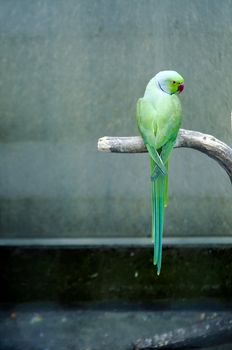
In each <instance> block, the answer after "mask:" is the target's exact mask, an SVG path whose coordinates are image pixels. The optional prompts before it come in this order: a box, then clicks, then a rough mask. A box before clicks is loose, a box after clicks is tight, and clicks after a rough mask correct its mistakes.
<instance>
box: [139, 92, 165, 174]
mask: <svg viewBox="0 0 232 350" xmlns="http://www.w3.org/2000/svg"><path fill="white" fill-rule="evenodd" d="M136 116H137V123H138V127H139V130H140V133H141V135H142V138H143V141H144V143H145V145H146V147H147V150H148V153H149V155H150V157H151V158H152V159H153V160H154V162H155V164H156V166H157V167H158V168H159V171H160V172H161V173H162V174H163V175H166V174H167V169H166V167H165V165H164V163H163V161H162V159H161V157H160V155H159V153H158V151H157V147H156V132H157V112H156V110H155V109H154V108H153V106H152V104H151V103H150V102H149V101H147V100H145V99H143V98H140V99H139V100H138V102H137V111H136Z"/></svg>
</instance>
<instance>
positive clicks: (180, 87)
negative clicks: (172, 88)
mask: <svg viewBox="0 0 232 350" xmlns="http://www.w3.org/2000/svg"><path fill="white" fill-rule="evenodd" d="M178 90H179V92H182V91H183V90H184V83H182V84H180V85H179V86H178Z"/></svg>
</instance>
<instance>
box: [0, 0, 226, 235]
mask: <svg viewBox="0 0 232 350" xmlns="http://www.w3.org/2000/svg"><path fill="white" fill-rule="evenodd" d="M231 18H232V1H230V0H222V1H218V0H175V1H173V0H146V1H141V0H129V1H124V0H97V1H96V0H78V1H77V0H42V1H35V0H21V1H18V0H8V1H5V0H0V141H1V144H0V164H1V166H0V234H1V237H6V238H13V237H24V238H25V237H43V238H45V237H87V236H88V237H102V236H103V237H112V236H114V237H119V236H120V237H128V236H130V237H133V236H136V237H146V236H150V231H151V229H150V226H151V215H150V180H149V161H148V157H147V155H146V154H137V155H135V154H133V155H129V154H128V155H118V154H117V155H116V154H103V153H98V152H97V140H98V138H99V137H101V136H104V135H111V136H114V135H118V136H128V135H137V134H138V131H137V127H136V122H135V117H134V114H135V104H136V100H137V99H138V98H139V97H140V96H142V95H143V92H144V89H145V86H146V84H147V82H148V81H149V79H150V78H151V77H152V76H154V75H155V73H157V72H158V71H160V70H163V69H174V70H177V71H178V72H180V73H181V74H182V75H183V76H184V77H185V82H186V90H185V92H184V94H183V95H182V96H181V99H182V104H183V110H184V121H183V127H184V128H186V129H194V130H198V131H202V132H205V133H209V134H213V135H214V136H215V137H217V138H219V139H221V140H223V141H225V142H226V143H228V144H230V145H231V126H230V112H231V109H232V91H231V89H232V88H231V81H232V69H231V57H232V21H231ZM170 174H171V175H170V204H169V207H168V209H167V211H166V224H165V235H166V236H181V235H183V236H187V235H191V236H193V235H194V236H195V235H201V236H202V235H206V236H207V235H210V236H211V235H231V234H232V230H231V227H232V211H231V208H232V196H231V195H232V192H231V190H232V189H231V184H230V182H229V179H228V178H227V175H226V174H225V172H224V171H223V170H222V169H221V168H220V167H219V166H218V165H217V164H216V163H215V162H214V161H213V160H211V159H209V158H208V157H206V156H205V155H203V154H200V153H198V152H196V151H193V150H190V149H178V150H175V151H174V152H173V156H172V161H171V169H170Z"/></svg>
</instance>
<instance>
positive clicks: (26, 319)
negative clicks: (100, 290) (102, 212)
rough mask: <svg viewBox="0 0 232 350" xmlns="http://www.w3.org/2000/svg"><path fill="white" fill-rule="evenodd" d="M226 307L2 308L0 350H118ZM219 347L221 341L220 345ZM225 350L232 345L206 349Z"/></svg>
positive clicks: (219, 313)
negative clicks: (139, 339)
mask: <svg viewBox="0 0 232 350" xmlns="http://www.w3.org/2000/svg"><path fill="white" fill-rule="evenodd" d="M230 315H231V319H232V308H231V306H228V305H221V304H220V305H219V304H214V305H207V304H201V305H189V304H188V305H183V304H182V306H180V305H174V304H170V305H168V304H165V305H155V306H154V305H153V306H146V307H144V306H138V305H112V304H111V305H106V304H104V305H85V306H83V305H82V306H75V307H66V306H61V305H57V304H38V303H36V304H32V303H30V304H17V305H3V306H2V307H1V309H0V350H67V349H69V350H102V349H110V350H114V349H115V350H122V349H132V344H133V342H135V341H136V340H137V339H138V338H143V337H151V336H154V335H156V334H161V333H164V332H168V331H171V330H173V329H174V328H180V327H187V326H191V325H192V324H193V323H198V322H202V321H204V320H207V319H212V318H215V317H218V316H225V317H228V316H230ZM222 342H223V340H222ZM208 349H211V350H219V349H220V350H223V349H225V350H229V349H232V344H231V343H230V344H222V345H217V346H216V345H215V346H212V347H208Z"/></svg>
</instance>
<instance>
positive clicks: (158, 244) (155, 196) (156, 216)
mask: <svg viewBox="0 0 232 350" xmlns="http://www.w3.org/2000/svg"><path fill="white" fill-rule="evenodd" d="M155 166H156V164H155V162H154V161H153V159H152V158H151V173H153V171H154V168H155ZM166 189H167V176H163V175H160V176H159V177H158V178H157V179H156V180H155V181H152V237H153V240H154V260H153V262H154V265H157V274H158V275H159V274H160V270H161V262H162V235H163V221H164V205H165V202H166V197H167V195H166Z"/></svg>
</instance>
